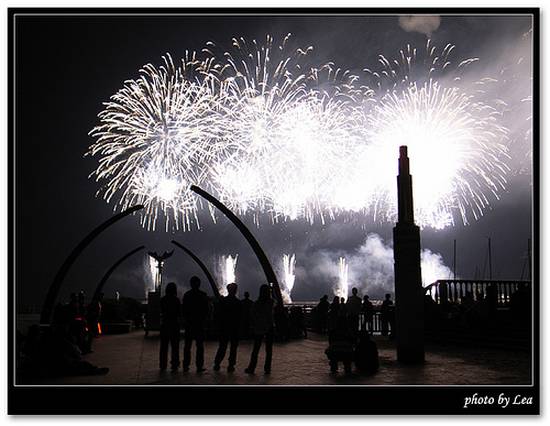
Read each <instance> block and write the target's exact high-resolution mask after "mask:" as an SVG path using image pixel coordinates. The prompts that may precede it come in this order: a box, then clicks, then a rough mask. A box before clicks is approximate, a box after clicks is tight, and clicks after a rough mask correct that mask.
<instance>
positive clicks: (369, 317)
mask: <svg viewBox="0 0 550 426" xmlns="http://www.w3.org/2000/svg"><path fill="white" fill-rule="evenodd" d="M361 313H362V314H363V322H362V324H361V326H362V329H363V331H368V332H369V333H370V334H372V333H373V331H374V324H373V318H374V306H373V305H372V302H371V301H370V300H369V296H368V295H365V296H363V304H362V305H361Z"/></svg>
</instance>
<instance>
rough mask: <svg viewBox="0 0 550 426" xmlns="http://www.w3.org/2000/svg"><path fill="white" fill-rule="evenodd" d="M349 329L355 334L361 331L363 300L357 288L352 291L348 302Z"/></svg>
mask: <svg viewBox="0 0 550 426" xmlns="http://www.w3.org/2000/svg"><path fill="white" fill-rule="evenodd" d="M346 310H347V314H348V320H349V327H350V330H351V331H352V332H353V333H356V332H357V330H358V329H359V315H360V314H361V298H360V297H359V296H358V295H357V288H355V287H353V288H352V289H351V296H350V297H349V298H348V301H347V302H346Z"/></svg>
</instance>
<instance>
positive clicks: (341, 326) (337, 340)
mask: <svg viewBox="0 0 550 426" xmlns="http://www.w3.org/2000/svg"><path fill="white" fill-rule="evenodd" d="M353 342H354V337H353V333H352V332H351V331H350V329H349V327H348V321H347V318H346V317H344V316H339V317H338V318H337V321H336V326H335V328H334V329H332V330H330V331H329V335H328V344H329V345H328V348H327V349H326V350H325V354H326V355H327V358H328V360H329V366H330V371H331V372H332V373H336V372H337V371H338V363H339V362H342V363H343V364H344V371H345V372H346V373H347V374H349V373H351V363H352V361H353Z"/></svg>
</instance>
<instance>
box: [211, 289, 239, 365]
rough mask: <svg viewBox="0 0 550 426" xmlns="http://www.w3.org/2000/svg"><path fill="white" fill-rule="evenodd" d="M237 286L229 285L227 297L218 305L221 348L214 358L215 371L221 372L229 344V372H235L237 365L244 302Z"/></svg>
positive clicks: (219, 347)
mask: <svg viewBox="0 0 550 426" xmlns="http://www.w3.org/2000/svg"><path fill="white" fill-rule="evenodd" d="M237 288H238V287H237V284H235V283H231V284H228V285H227V293H228V294H227V296H225V297H224V298H222V299H221V300H220V302H219V305H218V310H219V312H218V320H219V333H220V336H219V346H218V351H217V352H216V357H215V358H214V371H219V369H220V364H221V363H222V361H223V359H224V358H225V352H226V351H227V344H228V343H230V345H231V346H230V348H229V365H228V366H227V371H229V372H232V371H235V364H236V363H237V348H238V346H239V334H240V326H241V317H242V302H241V301H240V300H239V299H237V296H236V295H237Z"/></svg>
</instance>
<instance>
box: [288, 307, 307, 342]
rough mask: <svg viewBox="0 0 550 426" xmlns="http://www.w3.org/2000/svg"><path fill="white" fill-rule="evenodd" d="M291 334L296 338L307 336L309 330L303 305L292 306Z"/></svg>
mask: <svg viewBox="0 0 550 426" xmlns="http://www.w3.org/2000/svg"><path fill="white" fill-rule="evenodd" d="M288 319H289V323H290V336H291V337H294V338H296V337H297V338H302V337H303V338H306V337H307V330H306V324H305V318H304V311H303V309H302V307H301V306H292V307H291V308H290V315H289V318H288Z"/></svg>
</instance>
